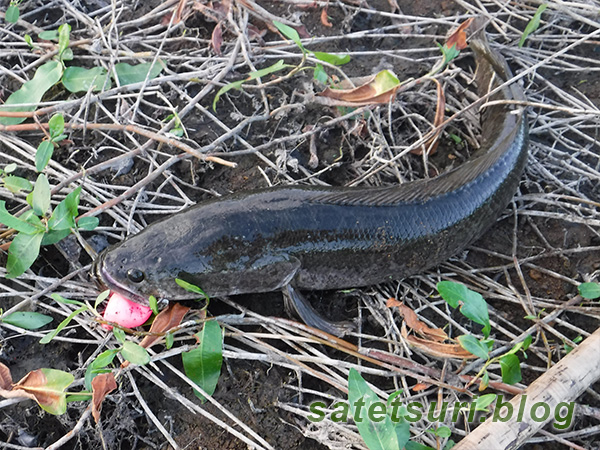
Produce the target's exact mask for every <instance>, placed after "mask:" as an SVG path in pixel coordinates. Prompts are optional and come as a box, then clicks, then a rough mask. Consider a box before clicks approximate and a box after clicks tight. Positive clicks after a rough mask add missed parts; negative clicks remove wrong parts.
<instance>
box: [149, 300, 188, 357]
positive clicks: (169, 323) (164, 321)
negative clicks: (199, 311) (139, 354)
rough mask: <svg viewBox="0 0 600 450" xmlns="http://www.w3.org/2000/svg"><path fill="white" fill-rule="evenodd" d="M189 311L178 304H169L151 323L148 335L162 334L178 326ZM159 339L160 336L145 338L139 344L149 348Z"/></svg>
mask: <svg viewBox="0 0 600 450" xmlns="http://www.w3.org/2000/svg"><path fill="white" fill-rule="evenodd" d="M189 310H190V308H189V307H187V306H183V305H181V304H180V303H171V304H169V307H168V308H167V309H163V310H162V311H161V312H160V313H159V314H158V316H156V318H155V319H154V322H152V325H151V326H150V333H164V332H166V331H168V330H170V329H171V328H174V327H176V326H178V325H179V324H180V323H181V321H182V320H183V317H184V316H185V315H186V313H187V312H188V311H189ZM159 338H160V336H146V337H144V339H142V342H140V345H141V346H142V347H144V348H150V347H151V346H152V345H154V343H155V342H156V341H157V340H158V339H159Z"/></svg>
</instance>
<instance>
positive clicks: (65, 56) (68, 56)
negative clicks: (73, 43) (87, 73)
mask: <svg viewBox="0 0 600 450" xmlns="http://www.w3.org/2000/svg"><path fill="white" fill-rule="evenodd" d="M60 60H61V61H73V50H71V49H70V48H67V49H65V51H64V52H62V53H61V54H60Z"/></svg>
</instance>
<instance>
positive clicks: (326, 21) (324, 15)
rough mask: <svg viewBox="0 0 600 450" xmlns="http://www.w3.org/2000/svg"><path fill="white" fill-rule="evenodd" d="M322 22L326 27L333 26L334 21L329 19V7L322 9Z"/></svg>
mask: <svg viewBox="0 0 600 450" xmlns="http://www.w3.org/2000/svg"><path fill="white" fill-rule="evenodd" d="M321 23H322V24H323V26H325V27H330V28H331V27H332V26H333V25H332V23H331V22H330V21H329V17H328V16H327V8H323V9H322V10H321Z"/></svg>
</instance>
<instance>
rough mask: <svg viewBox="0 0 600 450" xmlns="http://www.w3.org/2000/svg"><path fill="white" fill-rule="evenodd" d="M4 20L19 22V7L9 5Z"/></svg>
mask: <svg viewBox="0 0 600 450" xmlns="http://www.w3.org/2000/svg"><path fill="white" fill-rule="evenodd" d="M4 20H6V23H17V20H19V7H18V6H17V5H9V6H8V8H6V13H5V15H4Z"/></svg>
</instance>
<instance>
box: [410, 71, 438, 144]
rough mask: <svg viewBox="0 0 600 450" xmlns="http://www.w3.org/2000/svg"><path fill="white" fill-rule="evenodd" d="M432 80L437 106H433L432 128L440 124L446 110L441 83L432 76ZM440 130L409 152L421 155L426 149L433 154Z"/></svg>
mask: <svg viewBox="0 0 600 450" xmlns="http://www.w3.org/2000/svg"><path fill="white" fill-rule="evenodd" d="M432 80H433V81H434V82H435V84H436V85H437V106H436V108H435V117H434V119H433V128H437V127H439V126H440V125H441V124H442V122H444V111H445V110H446V95H445V94H444V88H443V87H442V84H441V83H440V82H439V81H438V80H436V79H435V78H432ZM441 132H442V130H441V129H440V130H438V131H436V132H435V134H434V135H433V136H432V137H431V139H428V140H427V142H425V143H424V144H423V145H422V146H421V147H420V148H417V149H415V150H411V153H413V154H415V155H422V154H423V152H424V151H426V152H427V154H428V155H433V154H435V152H436V150H437V146H438V144H439V142H440V141H439V139H438V138H439V137H440V133H441Z"/></svg>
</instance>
